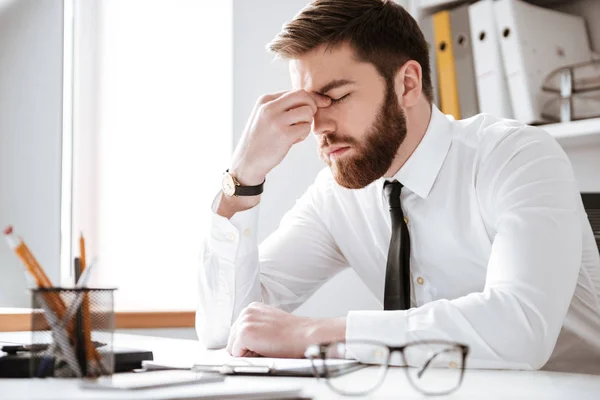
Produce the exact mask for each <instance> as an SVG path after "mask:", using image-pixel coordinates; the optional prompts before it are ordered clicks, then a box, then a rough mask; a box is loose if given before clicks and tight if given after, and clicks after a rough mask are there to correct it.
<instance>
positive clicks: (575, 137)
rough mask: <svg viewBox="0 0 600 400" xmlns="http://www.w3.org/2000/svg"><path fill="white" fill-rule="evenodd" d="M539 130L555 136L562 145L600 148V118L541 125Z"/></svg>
mask: <svg viewBox="0 0 600 400" xmlns="http://www.w3.org/2000/svg"><path fill="white" fill-rule="evenodd" d="M539 128H541V129H543V130H545V131H546V132H548V133H549V134H551V135H552V136H554V138H555V139H556V140H557V141H558V142H559V143H560V144H561V145H570V146H574V145H578V146H581V145H589V144H596V145H598V146H600V118H590V119H582V120H579V121H571V122H562V123H557V124H547V125H540V126H539Z"/></svg>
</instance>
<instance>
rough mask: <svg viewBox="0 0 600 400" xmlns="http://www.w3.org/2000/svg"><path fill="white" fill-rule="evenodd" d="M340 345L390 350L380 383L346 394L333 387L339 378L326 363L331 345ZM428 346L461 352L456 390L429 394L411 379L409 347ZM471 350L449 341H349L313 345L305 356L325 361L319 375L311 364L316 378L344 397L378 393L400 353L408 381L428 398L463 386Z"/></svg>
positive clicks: (383, 365)
mask: <svg viewBox="0 0 600 400" xmlns="http://www.w3.org/2000/svg"><path fill="white" fill-rule="evenodd" d="M338 343H344V344H350V345H352V344H367V345H373V346H381V347H384V348H387V349H388V354H387V360H386V362H385V364H381V366H382V368H383V373H382V374H381V378H380V379H379V382H377V383H376V384H375V385H374V386H373V387H372V388H369V389H368V390H364V391H362V392H346V391H343V390H340V389H338V388H336V387H335V386H333V385H332V383H331V382H330V378H336V377H337V376H330V375H329V371H328V370H327V363H326V359H327V350H328V349H329V348H330V346H331V345H335V344H338ZM428 344H431V345H446V346H449V347H454V348H456V349H457V350H458V351H460V353H461V356H462V364H461V368H460V377H459V380H458V384H457V385H456V386H455V387H454V388H452V389H449V390H446V391H444V392H428V391H426V390H423V389H421V388H419V387H418V386H417V385H416V384H415V383H414V382H413V380H412V378H411V377H410V374H409V372H408V368H410V367H409V366H408V362H406V355H405V353H404V352H405V350H406V349H407V348H409V347H413V346H418V345H428ZM469 350H470V349H469V346H468V345H466V344H462V343H457V342H451V341H447V340H419V341H413V342H408V343H406V344H404V345H403V346H388V345H386V344H384V343H381V342H378V341H375V340H349V341H336V342H327V343H320V344H314V345H311V346H309V347H308V348H307V349H306V353H305V356H306V358H309V359H310V360H311V361H313V360H314V359H316V358H320V359H321V360H322V361H323V372H322V373H319V371H318V370H317V367H316V366H315V363H314V362H311V365H312V368H313V372H314V374H315V377H316V378H317V379H319V378H320V377H323V378H325V382H326V384H327V386H329V388H330V389H331V390H333V391H334V392H336V393H338V394H341V395H344V396H365V395H368V394H371V393H373V392H374V391H376V390H377V389H379V387H380V386H381V384H382V383H383V381H384V380H385V377H386V376H387V372H388V370H389V367H390V360H391V359H392V355H393V354H394V353H400V354H401V357H402V361H403V362H404V364H405V366H404V367H403V368H404V370H405V373H406V378H407V379H408V381H409V383H410V385H411V386H412V387H413V388H414V389H415V390H416V391H417V392H419V393H422V394H424V395H426V396H445V395H447V394H450V393H452V392H454V391H455V390H457V389H458V388H459V387H460V386H461V384H462V381H463V378H464V375H465V369H466V365H467V356H468V355H469ZM438 354H440V353H436V354H434V355H433V357H431V358H430V359H429V360H428V361H427V362H426V363H425V365H424V366H423V367H422V369H421V371H419V372H418V374H419V376H420V375H421V374H422V373H423V372H425V369H426V368H427V367H428V366H429V363H430V362H431V360H433V359H434V358H435V357H436V356H437V355H438ZM373 365H376V364H373Z"/></svg>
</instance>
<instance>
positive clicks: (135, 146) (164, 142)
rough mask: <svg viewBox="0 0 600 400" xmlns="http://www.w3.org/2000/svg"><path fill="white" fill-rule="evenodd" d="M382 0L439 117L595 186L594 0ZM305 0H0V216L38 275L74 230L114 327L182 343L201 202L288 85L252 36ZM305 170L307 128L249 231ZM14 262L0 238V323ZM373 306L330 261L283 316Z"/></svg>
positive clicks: (274, 28) (204, 215)
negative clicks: (417, 33) (501, 134)
mask: <svg viewBox="0 0 600 400" xmlns="http://www.w3.org/2000/svg"><path fill="white" fill-rule="evenodd" d="M340 1H343V0H340ZM396 2H397V3H399V4H401V5H403V6H404V7H405V8H406V9H407V10H408V11H409V12H410V13H411V14H412V15H413V16H414V17H415V18H416V19H417V20H418V21H419V23H420V24H421V26H422V28H423V31H424V34H425V36H426V38H427V40H428V42H429V43H430V54H431V57H432V67H433V71H432V72H433V74H434V77H435V78H436V79H435V80H434V85H435V87H436V104H437V105H438V107H440V108H441V109H442V111H443V112H445V113H446V114H452V115H454V116H455V117H456V118H466V117H469V116H471V115H474V114H476V113H478V112H490V113H494V114H498V115H501V116H505V117H507V118H515V119H519V120H521V121H523V122H525V123H530V124H535V125H542V126H543V128H544V129H546V130H547V131H548V132H549V133H550V134H552V135H553V136H554V137H555V138H556V139H557V140H558V141H559V143H560V144H561V145H562V146H563V147H564V149H565V150H566V152H567V154H568V155H569V157H570V159H571V162H572V164H573V167H574V169H575V172H576V175H577V179H578V182H579V184H580V188H581V191H582V192H584V193H600V66H599V64H598V59H600V57H599V55H598V52H600V2H598V1H594V0H575V1H560V0H546V1H543V0H535V1H533V0H531V1H518V0H499V1H494V2H492V1H491V0H490V1H485V0H482V1H480V2H475V1H456V0H422V1H416V0H414V1H411V0H404V1H396ZM307 3H308V1H306V0H286V1H280V0H233V1H231V0H229V1H224V0H223V1H211V2H209V1H204V0H102V1H87V0H0V227H2V228H4V227H5V226H7V225H9V224H12V225H14V228H15V231H16V233H17V234H18V235H19V236H21V237H22V238H23V239H24V240H25V241H26V242H27V244H28V245H29V247H30V248H31V250H32V251H33V253H34V254H35V256H36V257H37V258H38V260H39V261H40V264H41V265H42V266H43V267H44V269H45V270H46V271H47V273H48V275H49V276H50V278H51V279H52V281H53V282H54V283H55V284H56V285H59V284H61V285H70V284H72V282H73V271H72V260H73V257H75V256H77V255H78V251H79V250H78V241H79V236H80V234H83V235H84V236H85V239H86V242H87V246H88V258H94V257H97V259H98V261H99V264H98V268H97V270H96V271H95V273H94V276H93V281H94V284H95V285H99V286H109V287H118V288H119V290H118V291H117V295H116V304H115V307H116V311H117V326H118V327H119V328H120V329H123V330H125V329H138V331H137V332H147V333H149V334H158V335H164V336H178V337H189V338H194V337H195V333H194V330H193V328H192V326H193V314H194V310H195V308H196V301H197V283H196V282H197V279H196V275H197V270H198V268H199V249H200V245H201V241H202V237H203V235H204V233H205V229H206V227H207V223H208V220H209V217H210V204H211V202H212V200H213V199H214V197H215V195H216V194H217V193H218V191H219V190H220V178H221V174H222V173H223V171H225V169H227V168H228V167H229V159H230V156H231V153H232V151H233V149H234V148H235V146H236V144H237V142H238V141H239V139H240V136H241V134H242V131H243V129H244V126H245V124H246V120H247V118H248V117H249V115H250V112H251V110H252V107H253V106H254V103H255V101H256V99H257V98H258V97H259V96H260V95H262V94H265V93H270V92H276V91H281V90H286V89H289V88H290V86H291V85H290V80H289V74H288V70H287V64H286V63H285V62H282V61H274V60H273V56H272V55H271V54H269V53H268V52H267V51H266V49H265V46H266V44H267V43H268V42H269V41H270V40H271V39H272V38H273V37H274V36H275V35H276V34H277V33H278V32H279V31H280V29H281V27H282V25H283V24H284V23H285V22H286V21H289V20H290V19H292V18H293V17H294V15H295V14H296V13H297V12H298V11H299V10H300V9H301V8H302V7H304V6H305V5H306V4H307ZM532 15H534V16H536V18H533V19H532V17H531V16H532ZM552 32H559V34H552ZM450 67H451V68H450ZM448 71H451V72H448ZM323 167H324V165H323V163H322V162H321V161H320V160H319V159H318V157H317V153H316V142H315V140H314V138H312V137H309V139H307V140H306V141H304V142H303V143H301V144H298V145H296V146H295V147H294V148H293V149H292V150H291V152H290V153H289V155H288V157H287V158H286V159H285V161H284V162H283V163H282V164H281V165H279V166H278V167H277V168H275V169H274V170H273V171H272V172H271V173H270V174H269V176H268V178H267V184H266V190H265V194H264V195H263V201H262V204H261V217H260V225H259V230H260V232H259V240H262V239H264V238H265V237H266V236H268V235H269V234H270V233H271V232H272V231H274V230H275V229H276V227H277V226H278V224H279V221H280V219H281V217H282V216H283V214H284V213H285V212H286V211H287V210H289V209H290V208H291V207H292V206H293V204H294V202H295V201H296V199H297V198H299V197H300V196H301V195H302V193H303V192H304V191H305V190H306V188H307V187H308V185H309V184H310V183H311V182H312V181H313V179H314V177H315V176H316V174H317V173H318V171H319V170H320V169H322V168H323ZM598 208H600V206H598ZM595 212H596V211H593V210H592V212H590V215H595V214H594V213H595ZM599 218H600V217H599ZM23 272H24V271H23V267H22V266H21V265H20V263H19V261H18V260H17V258H16V257H15V255H14V254H13V253H12V252H11V250H10V249H9V248H8V246H5V245H0V331H2V330H3V329H5V330H8V329H13V330H16V329H17V325H18V323H17V322H16V321H17V319H16V317H15V316H22V315H23V313H25V312H26V311H25V310H26V309H27V307H29V305H30V294H29V292H28V290H27V288H28V285H27V282H26V279H25V274H24V273H23ZM380 308H381V305H380V304H379V302H378V301H377V300H376V299H375V297H374V296H373V295H372V294H371V293H370V292H368V291H367V289H366V288H365V287H364V285H363V284H362V283H361V282H360V281H359V280H358V278H357V277H356V275H355V274H354V273H353V271H351V270H347V271H344V272H343V273H341V274H339V275H338V276H336V277H335V278H334V279H333V280H332V281H330V282H328V283H327V284H326V285H325V286H324V287H323V288H321V289H320V290H319V291H318V292H317V293H316V294H315V295H314V296H313V298H311V299H310V300H309V301H308V302H307V303H306V304H304V305H303V306H302V307H300V308H299V309H298V310H297V313H298V314H302V315H309V316H319V317H328V316H340V315H344V314H345V313H346V312H347V311H348V310H350V309H380ZM2 316H4V317H2ZM23 329H24V328H23ZM139 329H145V330H144V331H141V330H139Z"/></svg>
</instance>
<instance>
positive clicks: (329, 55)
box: [289, 44, 377, 92]
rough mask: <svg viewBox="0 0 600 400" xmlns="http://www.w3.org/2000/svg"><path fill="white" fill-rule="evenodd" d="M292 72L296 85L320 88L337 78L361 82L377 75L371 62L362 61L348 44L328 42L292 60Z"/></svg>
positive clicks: (309, 89)
mask: <svg viewBox="0 0 600 400" xmlns="http://www.w3.org/2000/svg"><path fill="white" fill-rule="evenodd" d="M289 69H290V76H291V79H292V86H293V88H294V89H304V90H306V91H310V92H317V91H319V89H320V88H321V87H323V86H324V85H326V84H327V83H329V82H331V81H332V80H337V79H348V80H352V81H355V82H357V83H360V82H361V81H363V80H366V79H369V77H372V76H377V70H376V69H375V66H374V65H373V64H371V63H367V62H364V61H359V60H358V58H357V57H356V54H355V52H354V50H353V49H352V48H351V47H350V45H348V44H342V45H340V46H337V47H335V48H333V49H327V48H326V47H325V45H322V46H319V47H317V48H315V49H314V50H312V51H310V52H309V53H306V54H304V55H302V56H301V57H298V58H295V59H292V60H290V61H289Z"/></svg>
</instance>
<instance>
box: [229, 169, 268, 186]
mask: <svg viewBox="0 0 600 400" xmlns="http://www.w3.org/2000/svg"><path fill="white" fill-rule="evenodd" d="M229 173H230V174H231V175H232V176H234V177H235V179H236V180H237V181H238V182H239V183H240V184H241V185H244V186H256V185H260V184H261V183H263V182H264V181H265V176H266V174H261V173H257V172H255V171H252V170H251V169H244V168H236V167H234V168H231V169H230V170H229Z"/></svg>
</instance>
